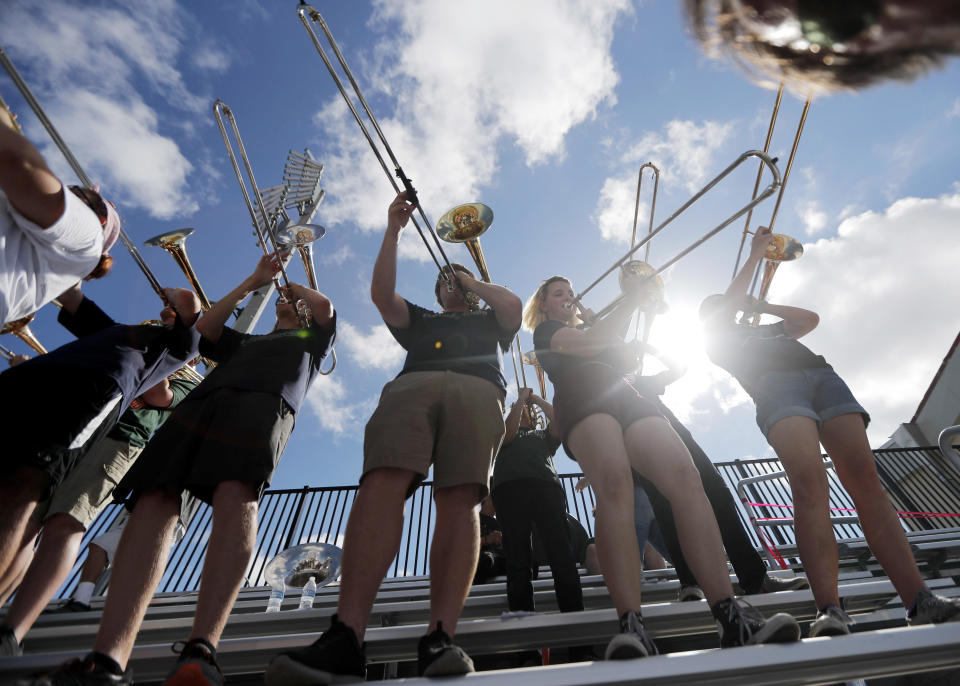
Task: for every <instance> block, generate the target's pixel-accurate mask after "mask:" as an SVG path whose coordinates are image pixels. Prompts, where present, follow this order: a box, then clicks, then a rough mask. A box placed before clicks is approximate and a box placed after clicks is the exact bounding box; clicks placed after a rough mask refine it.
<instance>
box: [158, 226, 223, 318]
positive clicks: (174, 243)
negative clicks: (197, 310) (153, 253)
mask: <svg viewBox="0 0 960 686" xmlns="http://www.w3.org/2000/svg"><path fill="white" fill-rule="evenodd" d="M192 233H193V229H192V228H189V227H187V228H183V229H174V230H173V231H167V232H166V233H161V234H160V235H159V236H154V237H153V238H150V239H148V240H145V241H144V242H143V244H144V245H151V246H155V247H158V248H163V249H164V250H166V251H167V252H168V253H170V256H171V257H173V259H174V261H175V262H176V263H177V266H178V267H180V269H181V270H182V271H183V273H184V274H185V275H186V277H187V280H188V281H189V282H190V286H191V287H192V288H193V292H194V293H196V294H197V297H198V298H199V299H200V307H201V308H203V311H204V312H206V311H207V310H209V309H210V300H208V299H207V294H206V293H204V292H203V286H201V285H200V279H198V278H197V273H196V271H194V269H193V265H192V264H190V258H189V257H187V236H189V235H190V234H192Z"/></svg>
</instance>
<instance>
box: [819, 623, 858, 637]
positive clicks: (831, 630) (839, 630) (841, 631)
mask: <svg viewBox="0 0 960 686" xmlns="http://www.w3.org/2000/svg"><path fill="white" fill-rule="evenodd" d="M849 635H850V629H849V628H847V625H846V624H844V625H842V626H839V625H834V624H831V625H830V626H825V627H824V628H822V629H820V630H819V631H817V632H816V633H814V632H813V631H812V630H811V631H810V634H809V637H810V638H820V637H821V636H849Z"/></svg>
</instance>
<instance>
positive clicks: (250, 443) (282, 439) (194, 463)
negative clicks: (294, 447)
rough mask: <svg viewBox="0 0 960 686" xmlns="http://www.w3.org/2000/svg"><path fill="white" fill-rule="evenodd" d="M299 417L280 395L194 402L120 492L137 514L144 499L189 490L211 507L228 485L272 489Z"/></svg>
mask: <svg viewBox="0 0 960 686" xmlns="http://www.w3.org/2000/svg"><path fill="white" fill-rule="evenodd" d="M294 420H295V415H294V412H293V409H292V408H291V407H290V406H289V405H288V404H287V402H286V401H285V400H284V399H283V398H281V397H280V396H279V395H277V394H276V393H263V392H259V391H247V390H240V389H236V388H220V389H217V390H215V391H213V392H211V393H210V394H209V395H205V396H202V397H200V398H195V399H193V400H191V399H190V397H189V396H188V397H187V398H186V399H185V400H184V401H183V402H181V403H180V404H179V405H177V408H176V409H175V410H174V411H173V414H172V415H170V418H169V419H168V420H167V421H166V423H165V424H164V425H163V426H162V427H160V429H159V430H158V431H157V433H156V434H154V436H153V438H152V439H151V440H150V442H149V443H148V444H147V447H146V448H145V449H144V451H143V453H142V454H141V455H140V459H138V460H137V461H136V463H135V464H134V466H133V468H131V469H130V471H129V472H127V475H126V476H125V477H124V478H123V480H122V481H121V482H120V485H119V486H118V487H117V496H116V497H117V499H118V500H122V499H125V500H126V503H127V508H128V509H130V510H132V509H133V507H134V505H135V502H136V499H137V497H138V496H139V494H140V493H146V492H148V491H153V490H157V489H164V490H172V491H183V490H188V491H190V493H192V494H193V495H194V496H196V497H197V498H199V499H200V500H202V501H204V502H205V503H212V502H213V492H214V490H215V489H216V487H217V486H218V485H220V484H221V483H223V482H224V481H239V482H241V483H245V484H250V485H252V486H253V487H254V489H255V490H256V494H257V498H259V497H260V496H261V495H263V491H264V489H266V488H267V487H268V486H269V485H270V480H271V479H272V478H273V473H274V471H275V470H276V468H277V465H278V464H279V463H280V457H281V456H282V455H283V449H284V448H285V447H286V445H287V439H288V438H290V434H291V432H292V431H293V426H294Z"/></svg>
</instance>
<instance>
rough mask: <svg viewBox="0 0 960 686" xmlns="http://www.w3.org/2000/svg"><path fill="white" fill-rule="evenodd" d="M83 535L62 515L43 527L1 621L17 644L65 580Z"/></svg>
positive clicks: (68, 516)
mask: <svg viewBox="0 0 960 686" xmlns="http://www.w3.org/2000/svg"><path fill="white" fill-rule="evenodd" d="M83 532H84V528H83V525H82V524H81V523H80V522H78V521H77V520H76V519H75V518H73V517H71V516H70V515H68V514H66V513H63V512H58V513H57V514H55V515H53V516H52V517H50V518H49V519H47V521H46V522H45V523H44V526H43V533H42V534H41V536H40V545H39V546H37V550H36V551H35V553H34V556H33V563H32V564H31V565H30V568H29V569H28V570H27V574H26V576H25V577H24V579H23V583H22V584H21V586H20V591H19V592H18V593H17V597H16V598H14V599H13V603H12V604H11V605H10V610H9V611H8V612H7V616H6V618H5V620H4V622H5V624H6V625H7V626H9V627H10V628H11V629H13V633H14V634H16V636H17V640H19V641H22V640H23V637H24V636H25V635H26V633H27V632H28V631H30V627H32V626H33V623H34V622H35V621H37V617H39V616H40V613H41V612H43V609H44V608H45V607H46V606H47V603H48V602H50V599H51V598H52V597H53V594H54V593H56V592H57V589H58V588H60V585H61V584H62V583H63V582H64V581H66V580H67V577H68V576H69V575H70V570H71V569H72V568H73V563H74V562H75V561H76V559H77V553H78V552H79V550H80V541H81V540H82V539H83Z"/></svg>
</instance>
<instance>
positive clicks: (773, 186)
mask: <svg viewBox="0 0 960 686" xmlns="http://www.w3.org/2000/svg"><path fill="white" fill-rule="evenodd" d="M751 157H757V158H759V159H760V161H761V162H762V163H763V164H764V165H766V166H767V168H769V169H770V173H771V175H772V176H773V180H772V181H771V182H770V185H769V186H767V187H766V188H765V189H764V190H763V192H762V193H760V194H759V195H757V196H756V197H754V198H753V199H752V200H751V201H750V202H749V203H747V204H746V205H744V206H743V207H741V208H740V209H739V210H737V212H735V213H734V214H732V215H730V216H729V217H727V218H726V219H724V220H723V221H722V222H721V223H720V224H718V225H717V226H715V227H714V228H713V229H711V230H710V231H708V232H707V233H706V234H704V235H703V236H701V237H700V238H699V239H697V240H696V241H694V242H693V243H692V244H691V245H689V246H687V247H686V248H684V249H683V250H681V251H680V252H679V253H678V254H677V255H675V256H674V257H672V258H671V259H669V260H667V261H666V262H665V263H664V264H663V265H662V266H660V267H659V268H657V269H655V270H654V271H653V272H652V273H650V274H648V275H646V276H644V277H643V278H642V279H640V280H638V281H637V282H636V283H634V284H632V285H631V291H633V289H635V288H636V289H639V288H640V287H641V286H642V285H643V284H644V283H646V282H648V281H650V280H652V279H654V278H656V276H657V275H658V274H660V273H661V272H662V271H664V270H665V269H667V268H668V267H670V266H672V265H673V264H674V263H676V262H677V261H679V260H680V259H681V258H683V257H685V256H686V255H687V254H689V253H690V252H692V251H693V250H695V249H696V248H698V247H699V246H700V245H702V244H703V243H704V242H706V241H707V240H708V239H710V238H712V237H713V236H714V235H716V234H717V233H719V232H720V231H721V230H723V229H724V228H726V227H727V226H728V225H730V224H732V223H733V222H734V221H736V220H737V219H738V218H739V217H741V216H743V215H744V214H746V213H747V212H748V211H749V210H750V209H752V208H753V207H755V206H757V205H759V204H760V203H761V202H763V201H764V200H766V199H767V198H768V197H770V196H771V195H773V193H774V192H776V190H777V188H779V187H780V184H781V182H780V170H779V169H777V165H776V161H775V160H774V159H773V158H771V157H770V156H769V155H767V154H766V153H764V152H761V151H759V150H748V151H746V152H745V153H743V154H741V155H740V156H739V157H738V158H737V159H736V160H734V161H733V162H732V163H731V164H730V165H729V166H728V167H727V168H726V169H724V170H723V171H722V172H720V173H719V174H717V176H715V177H714V178H713V179H712V180H711V181H710V182H709V183H707V185H705V186H704V187H703V188H701V189H700V190H699V191H697V193H696V194H694V195H693V197H691V198H690V199H689V200H687V201H686V202H685V203H684V204H683V205H681V206H680V208H679V209H677V210H676V211H675V212H674V213H673V214H671V215H670V216H669V217H667V218H666V219H665V220H664V221H662V222H661V223H660V224H659V225H658V226H657V228H655V229H653V230H652V231H650V232H649V233H648V234H647V235H646V237H644V238H643V239H642V240H640V241H638V242H637V243H636V245H634V246H632V247H631V248H630V250H628V251H627V253H626V254H625V255H623V256H622V257H621V258H620V259H618V260H617V261H616V262H614V264H613V266H612V267H610V268H609V269H607V270H606V271H605V272H604V273H603V274H601V275H600V276H599V277H598V278H597V279H596V280H595V281H594V282H593V283H591V284H590V285H589V286H587V287H586V288H585V289H584V290H583V291H581V292H580V294H579V295H577V297H576V298H575V299H574V300H575V303H576V304H577V305H579V304H580V302H581V300H582V298H583V296H585V295H586V294H587V293H589V292H590V291H591V290H592V289H593V288H594V287H595V286H596V285H597V284H598V283H600V282H601V281H602V280H603V279H605V278H606V277H607V276H608V275H609V274H610V273H611V272H613V271H614V270H615V269H617V268H618V267H620V266H621V265H622V264H623V263H625V262H626V261H627V260H629V259H630V257H631V256H632V255H633V253H635V252H636V251H637V250H639V249H640V248H641V247H643V246H644V245H646V243H647V242H649V241H650V240H651V239H652V238H653V237H654V236H656V235H657V234H658V233H660V232H661V231H662V230H663V229H664V228H666V227H667V225H668V224H670V222H672V221H673V220H674V219H676V218H677V217H678V216H680V215H681V214H682V213H683V212H685V211H686V210H687V208H689V207H690V206H691V205H692V204H693V203H695V202H696V201H697V200H699V199H700V198H701V197H703V196H704V195H705V194H706V193H707V192H708V191H709V190H710V189H712V188H713V187H714V186H716V185H717V184H718V183H719V182H720V181H721V180H722V179H723V178H724V177H726V176H727V175H728V174H730V173H731V172H732V171H733V170H734V169H736V168H737V167H739V166H740V165H741V164H743V163H744V162H745V161H746V160H747V159H749V158H751ZM625 297H626V295H624V294H621V295H619V296H617V297H616V298H615V299H614V300H613V301H612V302H611V303H610V304H609V305H607V306H606V307H604V308H603V309H601V310H600V311H599V312H597V315H596V319H600V318H602V317H604V316H605V315H607V314H609V313H610V311H611V310H613V308H614V307H616V306H617V305H619V304H620V302H622V301H623V300H624V298H625Z"/></svg>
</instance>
